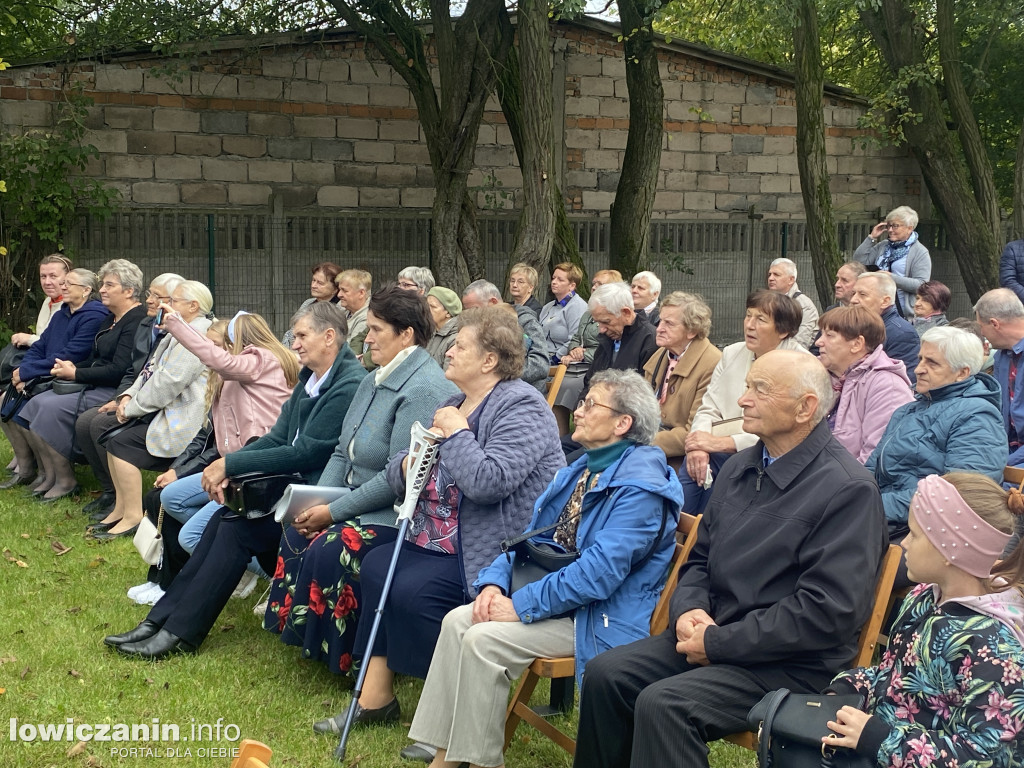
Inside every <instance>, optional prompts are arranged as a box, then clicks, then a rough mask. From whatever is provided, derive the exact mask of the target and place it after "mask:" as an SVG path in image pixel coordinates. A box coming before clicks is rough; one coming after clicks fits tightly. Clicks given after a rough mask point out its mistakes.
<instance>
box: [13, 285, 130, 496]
mask: <svg viewBox="0 0 1024 768" xmlns="http://www.w3.org/2000/svg"><path fill="white" fill-rule="evenodd" d="M97 284H98V281H97V279H96V275H95V274H94V273H93V272H90V271H89V270H88V269H73V270H71V271H70V272H68V273H67V275H65V276H64V278H63V279H62V281H61V293H62V295H63V297H64V304H63V305H62V306H61V308H60V310H59V311H58V312H57V314H56V315H55V316H54V317H53V318H52V319H51V320H50V323H49V325H47V327H46V330H45V331H44V332H43V335H42V336H40V337H39V341H37V342H36V343H35V344H33V345H32V346H31V347H29V348H28V351H27V352H26V353H25V356H24V357H23V358H22V360H21V363H20V364H19V366H18V367H17V368H15V369H14V373H13V375H12V378H11V383H12V385H13V386H14V387H15V389H17V391H18V392H21V393H25V394H35V393H34V392H33V390H34V389H35V387H36V386H37V385H38V383H39V382H41V381H42V379H44V378H46V377H51V376H53V375H54V370H55V368H58V369H59V364H60V363H61V362H69V363H81V362H82V361H83V360H85V359H87V358H88V357H89V353H90V351H91V350H92V348H93V342H94V340H95V338H96V333H97V332H98V331H99V330H100V327H101V326H102V325H103V321H104V320H106V319H107V317H108V316H109V314H110V313H109V311H108V310H107V308H106V307H104V306H103V304H102V303H101V302H99V301H98V300H96V299H95V298H93V297H94V296H95V295H96V289H97ZM30 403H31V400H26V401H23V402H22V403H21V404H20V405H19V406H18V407H17V408H16V409H15V408H12V407H11V406H10V405H9V403H8V402H5V409H4V410H5V412H6V411H10V412H9V413H5V418H10V419H11V420H10V421H8V422H7V423H6V424H4V434H5V435H7V438H8V439H9V440H10V442H11V447H12V448H13V449H14V455H15V457H16V458H17V459H18V471H19V473H20V475H21V477H24V478H27V477H28V476H29V475H31V471H26V470H30V468H31V467H36V468H37V469H38V472H39V474H38V477H36V481H37V482H36V483H35V484H34V485H33V487H32V493H33V494H35V495H36V496H44V495H47V496H48V498H47V501H50V500H56V499H58V498H62V497H63V496H67V495H68V493H69V492H70V491H71V490H73V489H74V474H73V473H72V474H71V477H70V480H69V478H68V476H67V473H66V472H63V473H62V477H61V478H60V480H61V483H60V486H59V487H58V489H57V491H54V492H52V493H51V489H53V487H54V485H56V484H57V482H58V477H57V468H56V467H55V466H54V464H53V462H52V461H51V456H52V454H51V452H50V451H49V450H48V449H47V448H46V444H45V442H43V441H42V440H41V439H40V438H38V437H36V436H34V435H32V434H31V432H30V431H29V421H28V419H27V418H25V417H24V416H23V413H24V411H25V409H26V408H28V406H29V404H30ZM35 413H36V409H35V408H31V409H29V415H31V416H33V417H34V414H35ZM62 469H63V468H62ZM19 482H20V478H19ZM64 485H68V486H69V487H67V488H65V487H63V486H64Z"/></svg>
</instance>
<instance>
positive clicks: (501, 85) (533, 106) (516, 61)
mask: <svg viewBox="0 0 1024 768" xmlns="http://www.w3.org/2000/svg"><path fill="white" fill-rule="evenodd" d="M530 6H531V7H527V6H523V7H521V8H520V10H519V16H518V18H519V45H518V47H517V48H513V49H512V50H511V51H509V54H508V58H507V59H506V62H505V66H504V67H502V68H501V69H500V70H499V71H498V73H497V76H498V84H497V92H498V101H499V102H500V103H501V111H502V112H503V113H504V115H505V120H506V122H507V123H508V128H509V133H510V134H511V135H512V144H513V146H514V147H515V150H516V157H517V158H518V160H519V167H520V169H522V171H523V189H524V196H523V210H522V213H521V214H520V218H519V228H518V230H517V232H516V245H515V247H514V249H513V251H512V253H511V255H510V256H509V261H508V267H509V268H511V266H512V265H513V264H515V263H516V262H520V261H521V262H524V263H526V264H529V265H530V266H531V267H533V268H534V269H536V270H537V271H538V272H540V273H541V274H544V272H545V271H550V270H551V269H552V268H553V267H554V265H555V264H561V263H562V262H566V261H568V262H571V263H573V264H576V265H577V266H578V267H579V268H580V269H581V270H583V273H584V275H586V266H585V265H584V263H583V260H582V259H581V258H580V251H579V245H578V244H577V242H576V235H575V233H574V232H573V229H572V224H570V223H569V218H568V216H566V213H565V200H564V198H563V197H562V190H561V189H560V188H559V186H558V183H557V181H556V180H555V179H556V173H555V168H554V159H553V155H552V150H553V148H554V142H555V138H554V135H555V131H554V126H553V124H552V112H551V100H550V99H547V100H545V99H543V98H537V97H536V94H538V93H540V94H545V93H546V94H551V47H550V26H549V23H548V18H547V5H546V4H544V3H540V2H535V0H531V3H530ZM527 11H530V12H531V19H530V20H527V19H525V18H524V14H525V13H526V12H527ZM526 26H529V27H530V30H531V31H529V32H526V31H525V27H526ZM528 58H529V59H535V63H534V65H533V68H534V70H535V72H536V74H535V76H533V77H530V78H529V79H530V81H532V84H528V81H527V79H526V78H527V75H526V74H525V70H526V69H527V67H528V65H527V63H526V60H527V59H528ZM540 113H543V114H540ZM559 134H560V132H559ZM560 140H561V139H560V138H559V141H560ZM542 155H544V156H546V159H544V160H539V158H540V157H541V156H542ZM528 168H532V169H533V170H532V171H527V169H528ZM538 174H539V175H540V179H539V181H540V183H539V184H538V183H537V182H538ZM544 174H546V175H547V179H544V178H543V175H544ZM528 177H529V178H528ZM527 190H529V192H527ZM548 221H550V230H549V228H548ZM538 222H539V223H538ZM538 230H543V232H544V233H545V237H546V241H545V240H540V241H539V244H537V245H534V244H535V243H538V238H537V234H536V233H537V232H538ZM506 277H508V274H507V270H506ZM506 285H507V280H506ZM587 287H588V282H587V281H586V280H584V281H583V283H582V284H581V285H580V287H579V288H578V289H577V290H578V292H579V293H580V294H581V295H583V296H584V297H586V296H587V295H588V291H587V290H586V288H587Z"/></svg>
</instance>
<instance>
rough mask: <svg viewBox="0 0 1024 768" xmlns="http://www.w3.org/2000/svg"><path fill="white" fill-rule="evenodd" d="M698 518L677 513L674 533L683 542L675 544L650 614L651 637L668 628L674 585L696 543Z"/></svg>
mask: <svg viewBox="0 0 1024 768" xmlns="http://www.w3.org/2000/svg"><path fill="white" fill-rule="evenodd" d="M700 518H701V515H690V514H687V513H686V512H680V513H679V525H677V526H676V531H677V532H678V533H680V534H682V536H683V540H682V542H678V541H677V542H676V545H675V551H674V552H673V553H672V560H671V562H670V564H669V569H668V577H667V578H666V579H665V586H664V588H663V589H662V590H661V597H659V598H658V604H657V605H656V606H654V613H652V614H651V634H652V635H658V634H661V633H662V632H664V631H665V630H666V629H667V628H668V608H669V603H670V602H672V593H673V592H675V591H676V584H678V583H679V569H680V568H682V567H683V563H685V562H686V558H688V557H689V556H690V552H691V551H692V550H693V545H694V544H696V543H697V528H698V526H699V525H700Z"/></svg>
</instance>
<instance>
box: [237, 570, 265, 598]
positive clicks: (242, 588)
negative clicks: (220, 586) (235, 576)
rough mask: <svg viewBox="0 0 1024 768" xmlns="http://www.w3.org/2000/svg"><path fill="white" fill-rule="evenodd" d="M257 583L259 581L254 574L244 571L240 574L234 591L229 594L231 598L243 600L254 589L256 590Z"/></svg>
mask: <svg viewBox="0 0 1024 768" xmlns="http://www.w3.org/2000/svg"><path fill="white" fill-rule="evenodd" d="M257 581H259V579H258V577H257V576H256V574H255V573H253V572H252V571H246V572H245V573H244V574H242V579H241V581H239V582H238V586H237V587H235V591H234V592H232V593H231V596H232V597H240V598H242V599H243V600H244V599H245V598H247V597H248V596H249V595H251V594H252V591H253V590H254V589H256V582H257Z"/></svg>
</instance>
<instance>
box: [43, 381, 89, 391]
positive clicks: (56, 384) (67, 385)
mask: <svg viewBox="0 0 1024 768" xmlns="http://www.w3.org/2000/svg"><path fill="white" fill-rule="evenodd" d="M88 388H89V385H88V384H82V383H81V382H79V381H68V380H67V379H54V381H53V386H52V387H51V389H52V390H53V394H55V395H77V394H78V393H79V392H84V391H85V390H86V389H88Z"/></svg>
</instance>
